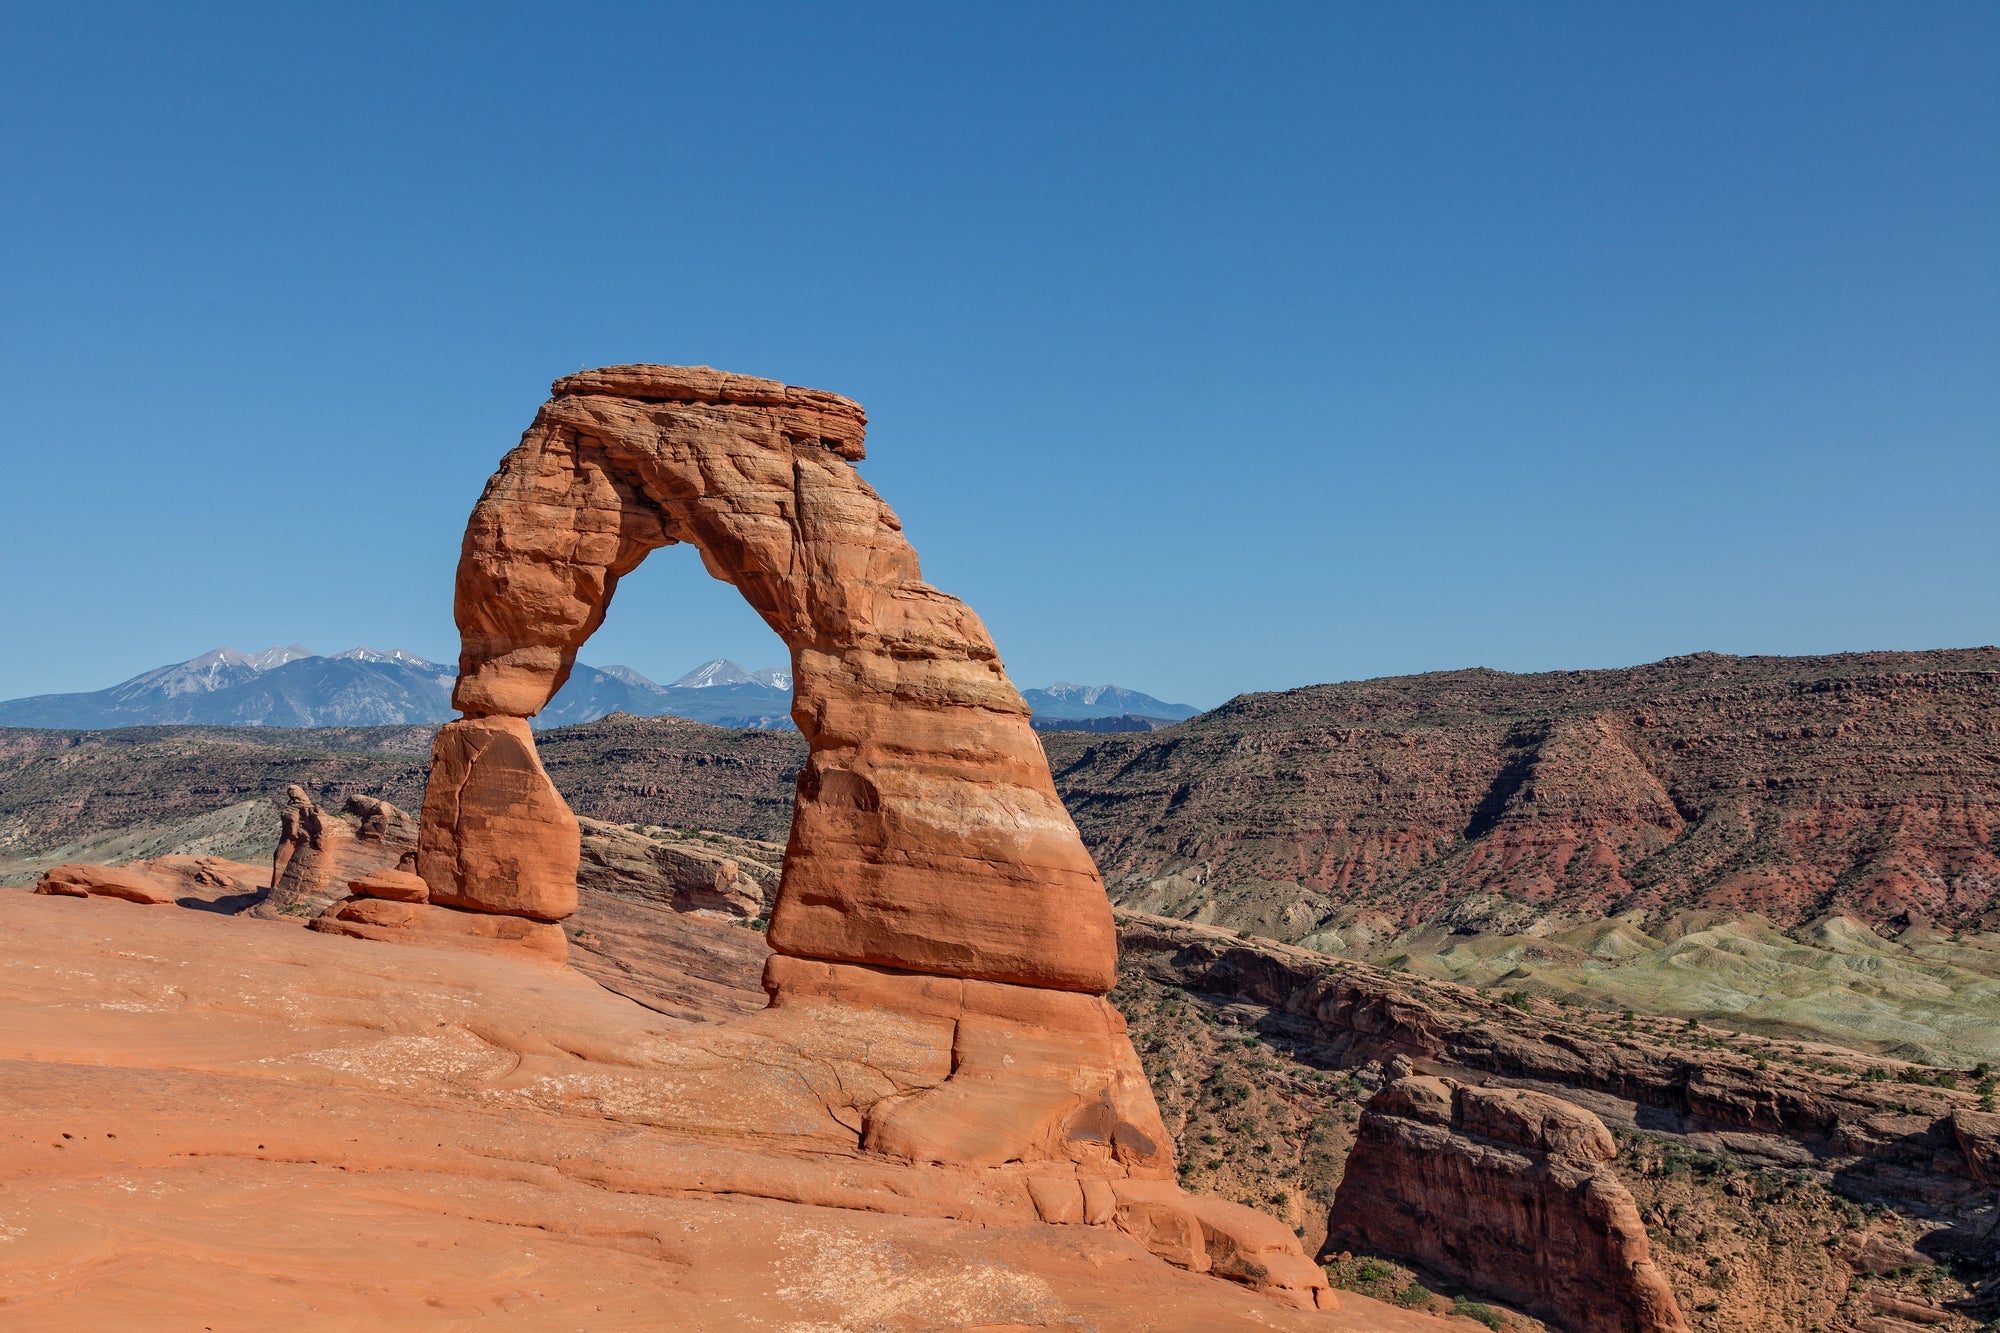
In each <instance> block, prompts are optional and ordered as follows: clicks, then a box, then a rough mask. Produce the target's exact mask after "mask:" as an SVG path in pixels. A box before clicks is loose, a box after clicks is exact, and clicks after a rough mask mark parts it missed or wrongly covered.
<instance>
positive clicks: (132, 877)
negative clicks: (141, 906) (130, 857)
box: [35, 863, 174, 906]
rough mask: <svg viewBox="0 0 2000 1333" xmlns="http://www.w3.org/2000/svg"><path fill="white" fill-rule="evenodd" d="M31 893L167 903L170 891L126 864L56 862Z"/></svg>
mask: <svg viewBox="0 0 2000 1333" xmlns="http://www.w3.org/2000/svg"><path fill="white" fill-rule="evenodd" d="M35 892H36V893H41V894H47V895H50V896H52V897H61V898H120V899H123V900H124V901H126V902H128V903H146V904H148V905H151V906H160V905H162V904H165V905H171V904H172V903H173V901H174V895H173V891H172V890H171V889H169V888H168V887H167V886H166V885H164V884H162V883H161V882H160V881H159V880H157V879H155V878H153V877H152V876H151V875H147V874H143V873H141V872H139V871H137V870H134V869H132V868H130V867H128V866H95V865H84V864H81V863H72V864H70V865H60V866H56V867H54V868H53V869H51V870H49V871H47V872H46V873H44V874H43V875H42V878H41V882H40V883H38V884H37V885H35Z"/></svg>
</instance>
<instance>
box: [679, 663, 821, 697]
mask: <svg viewBox="0 0 2000 1333" xmlns="http://www.w3.org/2000/svg"><path fill="white" fill-rule="evenodd" d="M718 685H762V686H764V687H765V688H766V689H771V690H789V689H791V688H792V673H791V672H789V671H786V670H785V669H783V668H782V667H765V668H763V669H762V670H761V671H750V670H747V669H746V668H744V667H743V666H742V665H741V664H740V663H737V662H732V661H730V660H729V659H728V658H726V657H718V658H716V659H715V660H714V661H712V662H703V663H702V664H701V665H700V666H698V667H696V668H695V669H694V670H692V671H690V672H688V673H687V674H686V675H685V676H682V677H681V678H680V679H679V680H677V681H675V682H674V683H673V684H671V685H669V686H668V687H667V688H668V689H670V690H706V689H712V688H714V687H715V686H718Z"/></svg>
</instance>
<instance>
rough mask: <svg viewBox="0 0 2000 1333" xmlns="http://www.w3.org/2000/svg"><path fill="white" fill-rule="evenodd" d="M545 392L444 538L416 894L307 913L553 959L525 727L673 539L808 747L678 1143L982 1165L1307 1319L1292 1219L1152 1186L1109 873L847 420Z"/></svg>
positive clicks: (857, 413) (1074, 1218)
mask: <svg viewBox="0 0 2000 1333" xmlns="http://www.w3.org/2000/svg"><path fill="white" fill-rule="evenodd" d="M555 395H556V396H555V397H554V398H552V399H551V400H550V401H549V402H547V403H545V404H544V405H543V407H542V409H541V412H540V413H539V414H538V415H537V416H536V419H535V423H534V425H533V426H532V427H530V429H529V430H528V432H527V434H526V436H524V437H523V439H522V441H521V443H520V445H519V446H518V447H516V448H515V449H514V451H513V452H512V453H510V454H508V456H507V457H506V458H505V459H504V460H503V461H502V463H501V465H500V470H499V471H498V472H497V473H496V474H495V475H494V477H493V479H492V480H491V481H490V482H489V483H488V484H487V487H486V491H485V494H484V495H483V496H481V498H480V501H479V504H478V506H477V507H476V508H475V509H474V510H473V514H472V518H471V520H470V522H469V523H468V524H467V527H466V534H465V542H464V546H463V550H462V553H461V556H460V561H459V571H458V588H457V599H456V613H457V619H458V625H459V630H460V633H461V636H462V640H463V647H462V651H461V654H460V659H459V667H460V673H459V681H458V687H457V691H456V694H455V696H454V702H455V703H456V704H457V706H458V707H459V709H460V710H461V711H462V712H463V713H464V714H465V715H466V716H465V717H464V718H463V719H462V720H461V721H458V722H454V723H451V724H449V725H447V726H446V727H444V728H443V729H442V730H441V731H440V732H439V734H438V737H437V740H436V743H435V746H434V749H433V759H432V769H431V776H430V781H429V784H428V786H427V787H426V790H425V795H424V808H423V821H422V833H421V838H420V842H421V856H420V861H419V870H420V873H421V874H422V877H423V879H424V880H425V881H426V882H427V884H428V886H429V895H428V896H429V900H430V901H429V902H428V903H410V902H391V901H384V900H382V899H380V898H374V897H366V896H357V897H355V898H353V899H351V900H349V901H348V902H346V903H343V904H341V905H339V906H338V907H337V908H336V909H335V910H333V911H331V912H328V913H327V914H325V915H323V916H322V917H320V918H319V920H317V921H316V922H315V923H314V925H315V928H316V929H319V930H321V931H324V932H333V933H342V934H354V935H362V936H366V937H369V938H377V939H395V938H410V939H415V940H421V941H432V940H439V941H441V940H443V939H444V938H446V936H447V934H449V933H456V934H457V935H458V936H459V937H461V938H462V939H464V940H465V941H467V942H471V943H474V944H476V945H481V946H493V947H511V948H515V949H518V950H526V951H541V950H543V949H544V948H546V949H547V950H548V951H549V952H548V953H547V954H546V955H545V956H555V955H554V952H553V951H554V950H556V949H561V948H564V947H565V946H564V939H563V935H562V933H561V931H560V930H559V929H558V928H557V927H556V926H554V925H553V924H537V923H553V922H554V921H557V920H559V919H561V918H562V917H565V916H567V915H569V914H570V913H571V912H573V911H574V910H575V907H576V905H577V885H576V876H577V869H578V863H579V827H578V824H577V822H576V820H575V818H574V817H573V816H572V815H571V814H570V812H569V810H568V808H567V806H565V805H564V803H563V801H562V798H561V797H560V796H559V795H558V794H557V792H556V790H555V787H554V786H553V785H552V784H551V783H550V781H549V779H548V775H547V773H546V772H545V771H544V770H543V768H542V766H541V763H540V761H539V760H538V759H537V757H536V755H535V748H534V739H533V736H532V734H531V733H530V731H529V729H528V724H527V721H526V719H527V718H528V717H529V716H531V715H533V714H534V713H535V712H537V711H538V710H539V709H541V708H542V707H543V706H544V705H545V704H546V703H547V702H548V701H549V699H550V697H551V696H553V695H554V694H555V692H556V691H557V689H558V688H560V687H561V685H562V683H563V681H564V679H565V678H566V677H567V675H568V673H569V671H570V669H571V667H572V666H573V664H574V662H575V659H576V652H577V649H578V647H579V646H580V645H581V644H582V643H583V642H584V640H585V639H587V638H588V637H589V635H590V634H591V633H592V631H594V630H595V629H596V628H597V627H598V625H599V624H600V623H602V621H603V618H604V614H605V611H606V609H607V607H608V606H609V603H610V599H611V595H612V592H613V591H614V589H615V588H616V586H617V581H618V579H619V578H620V577H621V576H622V575H624V574H626V573H628V572H630V571H631V570H632V569H633V568H634V567H636V566H637V565H638V563H639V561H640V560H641V559H643V558H644V556H645V555H646V554H647V552H649V551H651V550H654V549H656V548H658V547H661V546H666V545H671V544H673V543H675V542H679V541H686V542H690V543H692V544H694V545H695V546H696V547H697V548H698V549H699V550H700V552H701V555H702V560H703V563H704V564H705V565H706V566H707V568H708V570H709V572H710V573H712V574H714V575H716V576H717V577H718V578H723V579H726V580H728V581H729V582H731V583H734V584H735V585H736V586H737V588H738V589H740V590H741V591H742V593H743V594H744V596H745V598H746V599H748V601H749V602H750V604H751V605H752V606H753V607H755V608H756V609H757V611H758V612H759V613H760V614H761V615H762V616H763V617H764V619H765V621H766V622H767V623H769V624H770V625H771V627H772V628H773V629H774V630H776V631H777V633H778V634H779V636H780V637H782V638H783V639H784V640H785V642H786V644H787V645H788V646H789V647H790V649H791V652H792V665H793V677H794V681H795V694H794V705H793V717H794V720H795V721H796V722H797V723H798V725H799V729H800V731H801V733H802V734H803V735H804V736H805V739H806V742H807V745H808V747H809V752H808V756H807V759H806V764H805V768H804V771H803V772H802V773H801V774H800V776H799V779H798V785H797V794H796V799H795V802H794V807H793V817H792V827H791V838H790V843H789V845H788V847H787V849H786V852H785V857H784V866H783V870H782V875H781V883H780V887H779V891H778V898H777V903H776V906H775V908H774V910H773V913H772V920H771V928H770V931H769V942H770V945H771V947H772V948H773V949H774V950H775V951H776V952H775V953H774V954H773V955H772V956H771V958H770V959H769V961H768V962H767V964H766V967H765V973H764V985H765V989H766V991H767V992H768V993H769V996H770V1006H769V1007H768V1008H767V1009H765V1010H763V1011H761V1012H759V1013H755V1014H751V1015H748V1016H746V1017H744V1018H741V1019H739V1020H737V1021H735V1022H732V1023H729V1024H727V1025H725V1026H724V1027H723V1028H722V1030H721V1031H720V1033H719V1034H718V1035H717V1036H716V1038H715V1039H714V1042H713V1044H712V1045H710V1046H708V1047H705V1048H703V1049H701V1050H699V1051H693V1050H691V1051H689V1052H687V1053H686V1054H687V1057H688V1058H687V1061H686V1062H685V1066H684V1067H685V1074H686V1077H687V1079H688V1080H689V1081H687V1082H685V1083H683V1084H679V1085H676V1086H675V1087H674V1088H673V1090H672V1093H671V1096H670V1098H669V1100H670V1102H671V1104H672V1105H673V1107H674V1108H675V1113H676V1114H677V1115H680V1116H693V1117H695V1118H697V1119H698V1120H699V1122H700V1123H701V1125H702V1126H703V1130H702V1132H704V1133H732V1132H733V1133H739V1134H746V1135H751V1136H754V1137H761V1138H773V1137H775V1138H778V1139H790V1140H794V1141H797V1140H799V1139H800V1138H801V1136H802V1135H806V1134H810V1135H812V1136H813V1137H814V1138H815V1140H816V1141H818V1140H823V1141H824V1150H839V1151H853V1152H858V1153H860V1154H863V1155H865V1156H866V1157H867V1158H868V1159H871V1160H874V1161H877V1162H884V1161H886V1162H892V1163H900V1164H903V1165H904V1166H905V1167H907V1168H909V1169H912V1170H916V1171H918V1172H919V1174H920V1178H921V1177H922V1174H923V1173H926V1172H932V1171H936V1170H943V1171H947V1172H958V1173H978V1172H991V1171H1005V1172H1009V1173H1011V1176H1010V1180H1011V1183H1010V1184H1009V1185H1008V1186H1007V1188H1008V1189H1011V1190H1013V1191H1015V1193H1016V1195H1017V1197H1018V1198H1019V1199H1020V1200H1021V1201H1023V1202H1025V1201H1027V1200H1028V1199H1030V1198H1032V1200H1033V1209H1034V1214H1033V1215H1035V1216H1040V1217H1042V1218H1043V1219H1044V1220H1047V1221H1051V1222H1060V1223H1070V1222H1075V1223H1079V1224H1082V1225H1090V1224H1093V1223H1094V1224H1097V1225H1115V1226H1117V1227H1119V1228H1121V1229H1123V1230H1125V1231H1126V1232H1127V1233H1128V1234H1130V1235H1132V1236H1134V1237H1136V1238H1139V1239H1140V1240H1141V1241H1142V1243H1144V1244H1145V1245H1146V1246H1147V1247H1148V1248H1149V1249H1152V1250H1153V1251H1154V1253H1156V1254H1159V1255H1161V1256H1162V1257H1165V1258H1167V1259H1169V1260H1170V1261H1172V1262H1174V1263H1176V1264H1179V1265H1180V1266H1182V1267H1184V1268H1188V1269H1190V1270H1193V1271H1196V1272H1214V1273H1217V1274H1218V1275H1220V1276H1224V1277H1229V1278H1232V1279H1234V1280H1237V1281H1241V1282H1246V1283H1250V1284H1252V1285H1255V1286H1258V1287H1261V1288H1264V1289H1266V1290H1269V1291H1271V1292H1272V1293H1274V1294H1277V1295H1280V1296H1282V1297H1283V1298H1285V1299H1287V1300H1289V1301H1290V1302H1292V1303H1294V1304H1297V1305H1302V1306H1304V1307H1305V1308H1313V1307H1314V1306H1315V1304H1316V1303H1317V1304H1320V1305H1322V1306H1325V1305H1330V1304H1331V1298H1330V1297H1324V1296H1322V1295H1320V1294H1319V1293H1323V1292H1325V1290H1326V1279H1325V1276H1324V1275H1323V1274H1322V1273H1321V1272H1320V1270H1319V1269H1318V1268H1317V1267H1316V1266H1315V1265H1313V1264H1312V1263H1310V1262H1308V1261H1307V1260H1306V1258H1305V1256H1304V1254H1303V1253H1302V1252H1301V1250H1300V1248H1299V1246H1298V1244H1297V1241H1296V1238H1295V1237H1293V1236H1292V1235H1291V1234H1290V1232H1289V1231H1288V1230H1287V1229H1286V1228H1284V1227H1282V1226H1280V1225H1278V1224H1276V1223H1275V1222H1272V1221H1271V1220H1270V1219H1268V1218H1263V1217H1261V1216H1260V1215H1259V1214H1256V1213H1254V1212H1252V1211H1250V1210H1249V1209H1246V1208H1242V1207H1240V1206H1238V1205H1234V1204H1228V1203H1223V1202H1221V1201H1219V1200H1213V1199H1207V1200H1192V1199H1189V1198H1188V1197H1187V1196H1185V1195H1182V1194H1181V1193H1180V1192H1179V1190H1178V1189H1177V1188H1176V1187H1175V1186H1174V1184H1173V1167H1174V1163H1173V1146H1172V1142H1171V1140H1170V1139H1169V1138H1168V1136H1167V1133H1166V1131H1165V1129H1164V1127H1163V1126H1162V1125H1161V1123H1160V1117H1159V1111H1158V1108H1157V1106H1156V1105H1155V1103H1154V1100H1153V1095H1152V1090H1151V1089H1150V1088H1149V1087H1148V1086H1147V1084H1146V1079H1145V1075H1144V1072H1143V1071H1142V1070H1141V1068H1140V1066H1139V1062H1138V1058H1137V1056H1136V1055H1135V1053H1134V1052H1133V1049H1132V1044H1131V1041H1130V1039H1129V1038H1128V1037H1127V1036H1126V1033H1125V1023H1124V1020H1123V1018H1122V1017H1121V1016H1120V1015H1119V1014H1118V1012H1117V1011H1116V1010H1115V1009H1113V1008H1112V1007H1111V1005H1110V1004H1109V1003H1108V1002H1106V1001H1105V1000H1104V999H1103V998H1102V996H1103V993H1104V992H1105V991H1107V990H1109V989H1110V988H1111V986H1112V985H1113V984H1114V983H1115V981H1116V979H1117V943H1116V936H1115V934H1114V930H1113V926H1112V920H1111V910H1110V905H1109V903H1108V902H1107V901H1106V898H1105V894H1104V886H1103V883H1102V882H1101V881H1100V880H1099V878H1098V876H1097V870H1096V867H1095V865H1094V864H1093V863H1092V861H1091V859H1090V856H1089V854H1088V853H1087V852H1085V851H1084V848H1083V844H1082V842H1081V841H1080V839H1079V838H1078V837H1077V833H1076V828H1075V826H1074V825H1073V824H1072V823H1071V822H1070V819H1069V816H1068V814H1067V813H1066V812H1065V811H1064V809H1063V807H1062V804H1061V802H1060V801H1059V800H1058V799H1057V797H1056V793H1055V787H1054V784H1053V783H1052V781H1051V780H1050V777H1049V770H1048V765H1047V762H1046V760H1045V759H1044V758H1043V754H1042V749H1041V746H1040V743H1039V742H1038V741H1037V739H1036V737H1035V733H1034V731H1033V729H1032V728H1031V727H1030V726H1029V713H1028V708H1027V706H1026V704H1025V703H1023V702H1022V699H1021V697H1020V695H1019V694H1018V693H1017V692H1016V691H1015V689H1014V687H1013V685H1012V684H1010V683H1009V682H1008V680H1007V677H1006V674H1005V673H1004V671H1003V670H1002V669H1001V666H1000V659H999V655H998V653H997V652H996V651H995V649H994V647H993V643H992V640H991V639H990V638H988V637H987V634H986V630H985V627H984V626H982V625H981V624H980V622H979V619H978V617H977V616H975V615H974V614H973V613H972V611H971V610H970V609H969V608H968V607H966V606H965V604H964V603H962V602H960V601H958V600H957V599H956V598H953V597H950V596H947V595H946V594H944V593H941V592H939V591H938V590H936V589H935V588H932V587H930V586H929V585H928V584H925V583H924V582H923V581H922V577H921V574H920V572H919V570H918V566H917V557H916V553H915V552H914V551H913V550H911V549H910V546H909V543H908V542H906V541H905V540H904V539H903V536H902V525H901V523H900V522H898V520H897V518H896V516H895V514H894V513H892V512H891V511H890V509H889V507H888V506H887V505H885V504H884V503H883V502H882V501H881V500H880V499H879V498H878V497H877V496H876V495H875V493H874V492H873V491H871V490H870V489H869V488H868V486H867V485H866V484H865V483H864V482H862V480H861V479H860V477H859V476H858V475H857V474H856V473H855V471H854V468H853V466H852V464H853V461H854V460H856V459H859V458H860V457H861V456H862V449H861V437H862V426H863V417H862V413H861V409H860V408H859V407H857V406H856V405H855V404H853V403H850V402H848V401H847V400H845V399H842V398H837V397H835V396H833V395H831V394H825V393H820V392H817V391H814V390H803V389H792V388H787V387H786V386H784V385H781V384H777V383H774V382H772V381H769V380H754V379H748V378H745V377H741V376H733V375H724V374H721V373H719V372H716V371H713V370H708V369H692V370H690V369H685V368H674V367H660V366H627V367H616V368H613V369H609V370H603V371H594V372H589V373H586V374H580V375H574V376H570V377H568V378H566V379H564V380H561V381H558V382H557V384H556V386H555ZM736 873H737V867H735V866H733V865H730V866H729V867H728V870H727V872H726V873H725V870H724V867H723V866H716V867H715V868H714V869H713V871H712V872H711V875H712V878H713V877H720V878H722V879H730V880H733V878H734V876H735V875H736ZM711 887H713V885H711ZM496 922H507V923H510V924H509V925H508V926H506V927H498V926H495V925H493V924H492V923H496ZM535 932H553V933H552V934H550V935H547V936H546V937H544V936H543V935H540V934H537V933H535ZM494 933H500V935H501V938H500V939H499V940H498V941H496V940H494V939H492V938H491V935H492V934H494ZM545 938H546V944H545ZM829 1075H831V1076H829ZM922 1188H924V1189H929V1188H931V1187H930V1186H924V1187H922ZM952 1215H954V1216H955V1215H958V1214H956V1213H954V1214H952Z"/></svg>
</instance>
